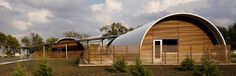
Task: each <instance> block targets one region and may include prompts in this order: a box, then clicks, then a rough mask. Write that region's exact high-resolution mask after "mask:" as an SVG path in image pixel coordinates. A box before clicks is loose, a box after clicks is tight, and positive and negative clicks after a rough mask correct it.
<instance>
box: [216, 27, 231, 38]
mask: <svg viewBox="0 0 236 76" xmlns="http://www.w3.org/2000/svg"><path fill="white" fill-rule="evenodd" d="M217 28H218V29H219V30H220V32H221V34H222V35H223V37H224V38H225V39H227V38H228V36H229V35H228V29H226V28H225V27H222V26H217Z"/></svg>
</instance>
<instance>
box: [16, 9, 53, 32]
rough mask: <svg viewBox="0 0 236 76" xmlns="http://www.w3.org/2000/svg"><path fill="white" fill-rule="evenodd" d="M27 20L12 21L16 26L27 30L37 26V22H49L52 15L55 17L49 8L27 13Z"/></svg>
mask: <svg viewBox="0 0 236 76" xmlns="http://www.w3.org/2000/svg"><path fill="white" fill-rule="evenodd" d="M27 16H28V17H27V18H28V20H27V21H22V20H15V21H13V22H12V24H13V25H14V27H15V28H16V29H18V30H20V31H25V30H27V29H28V28H30V27H33V26H35V24H43V23H48V22H49V21H50V19H49V18H50V17H53V14H52V13H51V12H50V11H48V10H45V9H43V10H37V11H31V12H29V13H28V14H27Z"/></svg>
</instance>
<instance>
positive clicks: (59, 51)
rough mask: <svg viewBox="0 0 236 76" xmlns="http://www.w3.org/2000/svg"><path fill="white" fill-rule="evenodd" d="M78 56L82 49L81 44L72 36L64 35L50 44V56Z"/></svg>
mask: <svg viewBox="0 0 236 76" xmlns="http://www.w3.org/2000/svg"><path fill="white" fill-rule="evenodd" d="M66 51H67V56H68V57H79V56H80V55H81V53H82V52H83V51H84V47H83V45H82V44H81V43H80V42H79V41H77V40H76V39H74V38H70V37H65V38H62V39H59V40H57V41H56V42H55V44H53V45H52V51H51V54H50V56H51V57H65V56H66Z"/></svg>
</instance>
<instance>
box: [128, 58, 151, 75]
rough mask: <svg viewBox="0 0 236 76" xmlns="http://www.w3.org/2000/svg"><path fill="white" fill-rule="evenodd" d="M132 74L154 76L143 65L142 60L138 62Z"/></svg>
mask: <svg viewBox="0 0 236 76" xmlns="http://www.w3.org/2000/svg"><path fill="white" fill-rule="evenodd" d="M131 74H132V75H133V76H152V74H151V71H150V70H148V69H146V68H145V67H144V66H143V65H142V61H141V60H140V59H137V60H136V64H135V66H134V68H132V70H131Z"/></svg>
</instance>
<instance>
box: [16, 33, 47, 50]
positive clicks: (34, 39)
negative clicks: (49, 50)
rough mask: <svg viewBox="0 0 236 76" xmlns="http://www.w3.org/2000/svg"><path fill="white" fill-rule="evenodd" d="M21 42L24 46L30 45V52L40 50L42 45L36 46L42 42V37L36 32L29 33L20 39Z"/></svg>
mask: <svg viewBox="0 0 236 76" xmlns="http://www.w3.org/2000/svg"><path fill="white" fill-rule="evenodd" d="M21 42H22V43H23V44H24V45H25V46H32V47H30V48H28V50H29V52H30V53H33V52H34V51H40V50H42V48H43V46H38V45H41V44H44V42H43V38H42V37H41V36H40V35H39V34H37V33H30V36H29V37H26V36H25V37H23V39H21Z"/></svg>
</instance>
